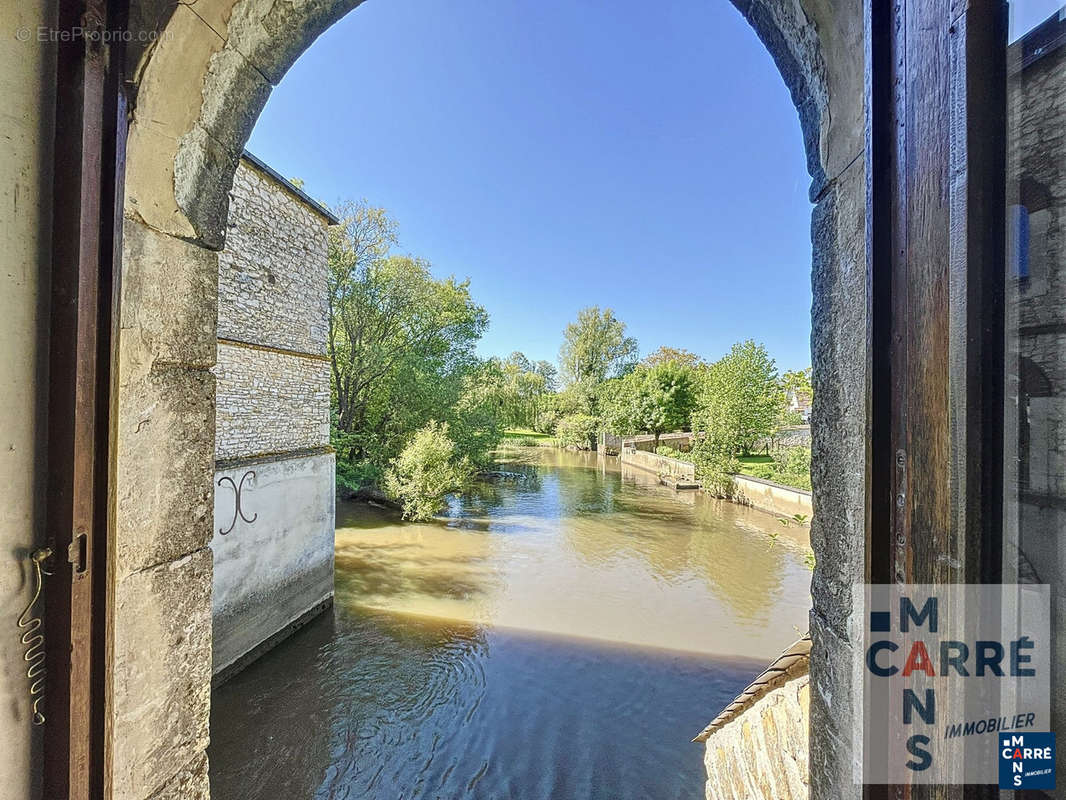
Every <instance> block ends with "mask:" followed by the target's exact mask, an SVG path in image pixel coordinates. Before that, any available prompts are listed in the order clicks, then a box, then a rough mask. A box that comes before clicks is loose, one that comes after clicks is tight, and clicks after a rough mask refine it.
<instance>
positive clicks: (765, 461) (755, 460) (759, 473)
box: [737, 456, 810, 491]
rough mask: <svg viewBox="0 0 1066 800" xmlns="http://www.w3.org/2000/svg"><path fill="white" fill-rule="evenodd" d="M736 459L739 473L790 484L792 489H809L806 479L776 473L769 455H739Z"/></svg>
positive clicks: (785, 484) (786, 484)
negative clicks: (738, 463) (738, 464)
mask: <svg viewBox="0 0 1066 800" xmlns="http://www.w3.org/2000/svg"><path fill="white" fill-rule="evenodd" d="M737 460H738V461H739V462H740V474H741V475H750V476H751V477H753V478H762V479H763V480H764V481H773V482H774V483H780V484H782V485H784V486H791V487H793V488H794V489H803V490H804V491H810V485H809V484H808V482H807V480H800V479H797V478H796V477H795V476H790V475H781V474H780V473H778V472H777V470H776V469H774V460H773V458H772V457H770V456H741V457H740V458H738V459H737ZM808 480H809V479H808ZM805 484H807V485H805Z"/></svg>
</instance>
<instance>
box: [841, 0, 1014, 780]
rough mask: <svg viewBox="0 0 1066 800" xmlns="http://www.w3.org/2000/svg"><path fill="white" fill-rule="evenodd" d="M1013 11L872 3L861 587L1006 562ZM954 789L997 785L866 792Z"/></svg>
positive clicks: (900, 0) (960, 1) (978, 576)
mask: <svg viewBox="0 0 1066 800" xmlns="http://www.w3.org/2000/svg"><path fill="white" fill-rule="evenodd" d="M1006 20H1007V16H1006V6H1005V4H1004V3H1003V2H1001V0H970V2H968V3H967V2H966V0H895V2H889V0H866V48H867V67H866V70H867V75H866V97H867V112H866V140H867V141H866V155H867V165H868V169H867V244H868V247H867V258H868V264H867V266H868V283H867V286H868V289H867V292H868V295H867V302H868V305H867V311H868V320H869V327H868V331H867V334H868V335H867V354H868V362H867V363H868V370H869V373H868V382H867V410H868V431H867V498H868V499H867V509H866V580H867V581H868V582H870V583H899V584H904V583H932V584H937V583H939V584H954V583H996V582H999V581H1000V579H1001V575H1002V530H1003V498H1004V494H1003V489H1004V485H1003V481H1004V472H1003V470H1004V462H1003V453H1004V450H1003V445H1004V440H1003V430H1004V425H1003V413H1004V405H1003V403H1004V327H1003V326H1004V272H1003V269H1004V267H1003V263H1004V253H1005V249H1004V242H1005V238H1004V237H1005V232H1004V231H1005V216H1004V214H1005V184H1006V44H1007V38H1006ZM857 692H858V694H857V695H856V696H857V697H861V688H860V687H857ZM964 792H965V796H966V797H967V798H969V797H983V796H989V797H993V796H998V791H997V790H996V789H995V788H994V787H977V786H971V787H967V788H966V789H965V790H964V789H963V788H962V787H929V786H913V787H906V786H895V787H866V796H867V797H894V798H897V797H898V798H911V797H913V798H919V797H942V798H949V797H950V798H954V797H959V798H961V797H962V796H963V794H964Z"/></svg>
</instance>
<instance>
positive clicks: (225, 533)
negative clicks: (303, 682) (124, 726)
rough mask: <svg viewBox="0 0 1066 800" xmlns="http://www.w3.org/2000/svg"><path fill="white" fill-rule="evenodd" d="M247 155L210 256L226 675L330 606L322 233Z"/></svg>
mask: <svg viewBox="0 0 1066 800" xmlns="http://www.w3.org/2000/svg"><path fill="white" fill-rule="evenodd" d="M334 221H335V220H334V219H333V218H332V216H331V215H330V214H329V213H328V212H327V211H326V210H325V209H322V208H321V207H319V206H317V205H316V204H315V203H313V201H310V200H309V199H308V198H306V197H305V196H303V195H301V193H299V192H298V191H297V190H296V189H295V187H293V186H292V185H291V184H289V183H288V182H287V181H285V180H284V179H282V178H280V177H279V176H278V175H277V174H276V173H273V171H272V170H270V169H269V167H266V166H265V165H263V164H262V163H261V162H258V161H256V160H254V159H252V158H249V157H247V156H246V157H245V158H244V159H242V161H241V163H240V165H239V167H238V168H237V174H236V177H235V178H234V182H233V190H232V193H231V200H230V217H229V221H228V223H227V236H226V247H225V250H223V251H222V252H221V253H220V254H219V271H218V334H217V335H218V349H217V357H216V364H215V367H214V369H213V370H212V371H213V372H214V374H215V380H216V389H215V474H214V489H215V496H214V528H213V531H212V534H211V536H212V538H211V551H212V556H213V561H214V576H213V579H212V600H211V611H212V644H211V650H212V673H213V674H214V675H215V677H216V680H218V679H224V678H225V677H226V676H227V675H229V674H232V672H234V671H235V670H236V669H239V668H240V667H241V666H243V665H244V664H246V663H248V662H249V661H251V660H252V659H253V658H255V657H257V656H258V655H259V654H261V653H262V652H265V650H266V649H268V648H269V647H271V646H273V644H276V643H277V642H278V641H280V640H281V639H282V638H284V637H285V636H286V635H288V633H290V632H291V631H292V630H294V629H295V628H296V627H298V626H299V625H300V624H301V623H302V622H303V621H304V620H306V619H307V618H309V617H310V616H311V615H314V614H316V613H318V612H319V611H321V610H322V609H323V608H324V607H325V606H326V605H328V604H329V602H330V600H331V598H332V596H333V528H334V525H333V518H334V485H335V484H334V459H333V453H332V452H331V451H330V449H329V375H330V373H329V360H328V359H327V357H326V325H327V320H328V317H327V306H326V247H327V232H326V226H327V225H329V224H331V223H333V222H334Z"/></svg>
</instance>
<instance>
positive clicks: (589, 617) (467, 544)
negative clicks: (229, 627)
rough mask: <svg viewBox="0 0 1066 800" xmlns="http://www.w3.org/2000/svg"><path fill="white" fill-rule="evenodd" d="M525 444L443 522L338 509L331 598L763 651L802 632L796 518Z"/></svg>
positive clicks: (740, 652) (805, 587) (546, 629)
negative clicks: (525, 449) (784, 520)
mask: <svg viewBox="0 0 1066 800" xmlns="http://www.w3.org/2000/svg"><path fill="white" fill-rule="evenodd" d="M521 455H522V456H523V457H524V458H525V459H526V461H525V462H524V463H523V462H516V461H514V460H507V461H505V462H503V463H501V464H500V470H501V471H502V472H506V473H508V474H507V475H504V476H501V477H499V478H498V479H496V480H494V481H493V482H491V483H489V484H487V485H485V486H483V487H482V488H481V490H480V491H479V492H478V493H476V494H474V495H472V496H470V497H464V498H461V499H456V500H455V501H454V502H453V503H452V506H451V508H450V509H449V511H448V513H447V515H446V516H447V521H435V522H433V523H429V524H400V523H397V522H396V520H395V517H394V515H393V514H392V513H391V512H389V511H387V510H384V509H375V508H372V507H369V506H366V505H350V506H343V505H342V506H341V507H340V508H339V509H338V531H337V573H338V587H337V591H338V602H341V603H344V604H346V605H358V606H361V607H369V608H375V609H379V610H388V611H394V612H400V613H406V614H415V615H419V616H429V617H437V618H443V619H453V620H462V621H466V622H471V623H475V624H481V625H492V626H494V627H505V628H514V629H520V630H526V631H537V632H542V633H552V634H560V635H567V636H577V637H582V638H595V639H605V640H609V641H614V642H627V643H630V644H636V645H641V646H652V647H663V648H670V649H676V650H689V651H695V652H701V653H713V654H717V655H737V656H746V657H758V658H770V657H772V656H774V655H776V654H777V653H778V652H779V651H780V650H781V648H782V647H783V646H785V645H787V644H788V643H789V642H791V641H792V640H793V639H794V638H796V636H797V635H798V633H800V632H802V631H804V630H805V629H806V617H807V609H808V608H809V600H810V598H809V583H810V572H809V570H808V569H807V568H806V567H805V565H804V563H803V556H804V553H805V551H806V547H807V537H806V529H803V528H799V527H796V526H792V527H783V526H782V525H781V524H780V523H779V522H778V521H777V520H775V519H774V518H772V517H770V516H768V515H766V514H762V513H760V512H758V511H753V510H750V509H746V508H741V507H738V506H735V505H733V504H730V503H723V502H721V501H716V500H711V499H709V498H705V497H702V496H698V497H697V496H696V495H695V494H694V493H689V494H687V495H686V494H685V493H675V492H673V491H672V490H670V489H667V488H665V487H661V486H659V485H658V483H657V481H656V480H655V479H654V476H649V475H648V474H647V473H641V472H634V473H632V474H630V473H629V472H626V473H625V474H623V473H622V471H621V470H620V468H619V465H618V462H617V460H616V459H604V458H600V459H597V457H596V455H595V454H593V453H585V454H580V453H578V454H575V453H566V452H561V451H556V450H547V449H536V450H533V451H532V453H530V454H521ZM513 458H515V456H514V455H510V456H509V459H513ZM530 459H533V460H532V461H530Z"/></svg>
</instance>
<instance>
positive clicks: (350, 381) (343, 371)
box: [327, 202, 499, 489]
mask: <svg viewBox="0 0 1066 800" xmlns="http://www.w3.org/2000/svg"><path fill="white" fill-rule="evenodd" d="M342 213H343V215H344V223H343V225H341V226H338V227H337V228H335V229H332V230H331V232H330V247H329V272H328V284H327V288H328V303H329V312H330V317H329V330H328V339H327V351H328V354H329V357H330V368H331V372H332V381H331V383H332V390H333V398H332V400H333V409H334V413H333V426H332V427H333V443H334V447H335V448H336V449H337V451H338V467H337V474H338V480H339V481H341V483H342V485H344V486H346V487H347V488H349V489H358V488H360V487H361V486H362V485H366V484H369V483H377V482H378V481H379V480H380V479H381V477H382V475H383V473H384V470H385V468H386V467H387V466H388V464H389V462H390V461H391V460H392V459H393V458H394V457H396V456H397V454H398V453H399V452H400V450H401V449H402V448H403V447H404V446H405V444H406V443H407V442H408V441H409V439H410V437H411V435H412V434H413V433H414V432H415V431H417V430H419V429H421V428H422V427H424V426H425V425H426V424H427V423H428V422H429V421H430V420H438V421H440V422H448V423H450V424H451V425H452V426H453V431H454V432H455V433H458V432H460V431H462V432H464V436H463V439H462V441H460V442H459V443H458V444H459V446H460V449H461V450H463V451H464V454H465V455H468V456H470V457H471V458H474V457H475V455H476V454H477V452H476V451H478V450H483V449H484V448H485V447H486V446H488V443H490V442H491V441H492V439H493V437H495V438H496V439H498V435H499V431H498V426H497V425H496V424H495V422H492V423H491V424H490V423H489V422H488V418H489V416H491V414H490V412H491V413H492V414H494V413H496V411H498V402H499V398H498V397H494V398H492V401H491V402H489V401H485V402H481V401H476V402H475V399H476V398H477V397H478V396H479V392H478V391H474V389H472V388H471V387H472V386H473V385H474V384H476V382H477V379H478V378H479V377H484V375H483V374H482V371H483V370H484V369H485V365H484V363H483V362H482V361H481V360H479V359H478V358H477V357H476V355H475V353H474V348H475V346H476V344H477V341H478V339H479V338H480V337H481V335H482V333H483V332H484V330H485V328H486V326H487V324H488V315H487V314H486V312H485V310H484V309H483V308H482V307H481V306H479V305H478V304H477V303H475V302H474V300H473V298H472V297H471V296H470V290H469V282H465V281H464V282H460V281H456V280H455V279H454V278H444V279H438V278H436V277H434V276H433V274H432V272H431V271H430V265H429V263H428V262H426V261H424V260H422V259H417V258H412V257H409V256H395V255H391V254H390V253H389V250H390V248H391V247H392V246H393V245H394V244H395V243H396V225H395V222H394V221H393V220H392V219H391V218H389V217H388V215H387V214H386V213H385V211H384V210H383V209H380V208H372V207H370V206H368V205H367V204H366V203H365V202H360V203H351V204H348V205H346V206H345V207H344V208H343V209H342ZM480 394H485V393H484V392H480ZM468 414H469V415H472V416H471V420H472V419H473V418H477V419H480V420H481V423H478V424H482V423H484V424H485V426H486V427H483V428H479V429H478V430H479V431H480V432H481V433H483V434H484V435H477V436H475V435H473V431H474V427H476V426H475V425H474V423H473V422H472V421H471V420H467V419H464V415H468ZM467 434H469V435H467ZM475 444H476V446H475ZM468 445H469V447H468ZM342 462H344V463H342Z"/></svg>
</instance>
